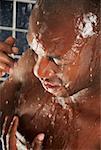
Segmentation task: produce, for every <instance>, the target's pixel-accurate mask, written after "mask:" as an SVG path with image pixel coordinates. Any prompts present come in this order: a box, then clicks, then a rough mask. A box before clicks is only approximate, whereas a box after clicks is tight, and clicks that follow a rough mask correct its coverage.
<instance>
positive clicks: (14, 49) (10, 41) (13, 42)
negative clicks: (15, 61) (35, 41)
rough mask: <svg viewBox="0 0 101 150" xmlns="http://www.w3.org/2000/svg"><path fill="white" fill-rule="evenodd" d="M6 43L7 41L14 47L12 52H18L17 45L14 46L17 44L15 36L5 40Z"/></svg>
mask: <svg viewBox="0 0 101 150" xmlns="http://www.w3.org/2000/svg"><path fill="white" fill-rule="evenodd" d="M5 43H7V44H8V45H10V46H11V47H12V52H13V53H14V54H17V53H18V51H19V49H18V48H17V47H15V46H14V44H15V38H13V37H12V36H10V37H8V38H7V39H6V40H5Z"/></svg>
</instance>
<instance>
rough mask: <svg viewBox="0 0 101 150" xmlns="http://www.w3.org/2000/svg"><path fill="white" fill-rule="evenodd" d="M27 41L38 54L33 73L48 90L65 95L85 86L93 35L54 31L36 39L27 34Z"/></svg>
mask: <svg viewBox="0 0 101 150" xmlns="http://www.w3.org/2000/svg"><path fill="white" fill-rule="evenodd" d="M28 42H29V45H30V46H31V48H32V49H33V50H34V52H35V54H36V57H37V58H36V64H35V67H34V74H35V75H36V77H37V78H39V80H40V81H41V83H42V85H43V87H44V88H45V89H46V90H47V91H48V92H50V93H52V94H53V95H55V96H59V97H61V96H62V97H67V96H68V95H72V94H74V93H75V92H77V91H79V90H80V89H83V88H85V87H87V86H88V83H89V80H90V71H92V68H90V62H91V59H92V54H93V52H92V43H93V42H94V38H88V39H83V38H81V37H75V38H73V37H72V34H70V35H69V36H66V35H65V34H64V35H63V34H57V36H54V37H52V38H50V39H49V38H48V36H46V37H41V40H37V39H36V36H35V34H34V33H29V34H28Z"/></svg>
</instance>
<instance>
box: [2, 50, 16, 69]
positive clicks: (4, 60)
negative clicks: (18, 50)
mask: <svg viewBox="0 0 101 150" xmlns="http://www.w3.org/2000/svg"><path fill="white" fill-rule="evenodd" d="M0 62H2V63H5V64H7V65H9V66H10V67H12V66H13V64H14V60H13V59H12V58H11V57H9V56H8V55H6V54H5V53H3V52H0Z"/></svg>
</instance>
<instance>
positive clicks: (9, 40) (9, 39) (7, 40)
mask: <svg viewBox="0 0 101 150" xmlns="http://www.w3.org/2000/svg"><path fill="white" fill-rule="evenodd" d="M5 43H7V44H8V45H10V46H11V47H12V46H13V45H14V43H15V38H13V37H12V36H9V37H8V38H7V39H6V40H5Z"/></svg>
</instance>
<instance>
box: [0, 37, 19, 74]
mask: <svg viewBox="0 0 101 150" xmlns="http://www.w3.org/2000/svg"><path fill="white" fill-rule="evenodd" d="M14 43H15V39H14V38H13V37H8V38H7V39H6V40H5V42H1V41H0V76H2V75H3V73H5V72H9V71H10V68H12V67H13V65H14V60H13V59H12V58H11V57H10V56H8V54H12V53H13V54H17V53H18V48H16V47H15V46H14Z"/></svg>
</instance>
